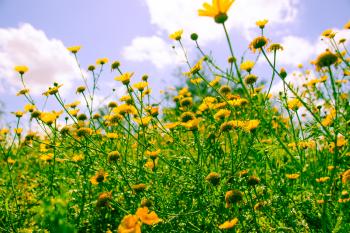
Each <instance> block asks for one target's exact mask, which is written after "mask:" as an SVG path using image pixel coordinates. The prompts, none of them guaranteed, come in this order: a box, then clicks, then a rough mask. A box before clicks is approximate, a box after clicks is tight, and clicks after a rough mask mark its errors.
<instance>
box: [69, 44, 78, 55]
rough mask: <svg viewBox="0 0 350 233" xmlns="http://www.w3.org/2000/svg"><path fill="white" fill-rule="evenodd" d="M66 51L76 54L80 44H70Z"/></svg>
mask: <svg viewBox="0 0 350 233" xmlns="http://www.w3.org/2000/svg"><path fill="white" fill-rule="evenodd" d="M67 49H68V51H70V52H71V53H73V54H76V53H77V52H79V50H80V49H81V46H79V45H77V46H71V47H68V48H67Z"/></svg>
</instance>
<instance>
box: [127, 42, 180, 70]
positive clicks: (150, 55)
mask: <svg viewBox="0 0 350 233" xmlns="http://www.w3.org/2000/svg"><path fill="white" fill-rule="evenodd" d="M122 55H123V57H124V58H125V59H127V60H130V61H137V62H143V61H149V62H151V63H153V65H155V66H156V67H157V68H158V69H161V68H165V67H167V66H169V65H174V64H179V62H180V57H179V56H177V55H176V53H175V52H174V50H173V49H172V48H171V46H170V44H168V43H167V42H165V41H164V40H163V39H162V38H160V37H158V36H152V37H136V38H134V39H133V40H132V42H131V45H129V46H127V47H125V48H124V49H123V52H122Z"/></svg>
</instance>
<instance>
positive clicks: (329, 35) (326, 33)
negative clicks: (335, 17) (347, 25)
mask: <svg viewBox="0 0 350 233" xmlns="http://www.w3.org/2000/svg"><path fill="white" fill-rule="evenodd" d="M322 36H324V37H327V38H330V39H332V38H334V37H335V32H334V31H333V30H332V29H327V30H324V31H323V32H322Z"/></svg>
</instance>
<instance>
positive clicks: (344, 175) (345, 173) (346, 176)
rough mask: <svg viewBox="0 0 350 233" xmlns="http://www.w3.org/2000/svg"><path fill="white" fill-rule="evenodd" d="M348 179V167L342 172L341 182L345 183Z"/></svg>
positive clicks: (349, 174) (349, 176)
mask: <svg viewBox="0 0 350 233" xmlns="http://www.w3.org/2000/svg"><path fill="white" fill-rule="evenodd" d="M349 180H350V169H349V170H346V171H345V172H343V174H342V179H341V181H342V182H343V184H345V183H346V182H348V181H349Z"/></svg>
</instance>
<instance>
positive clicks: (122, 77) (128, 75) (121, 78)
mask: <svg viewBox="0 0 350 233" xmlns="http://www.w3.org/2000/svg"><path fill="white" fill-rule="evenodd" d="M133 75H134V72H132V73H130V72H126V73H124V74H122V75H120V76H118V77H115V78H114V79H115V80H117V81H121V82H122V83H123V84H124V85H128V84H129V83H130V79H131V77H132V76H133Z"/></svg>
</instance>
